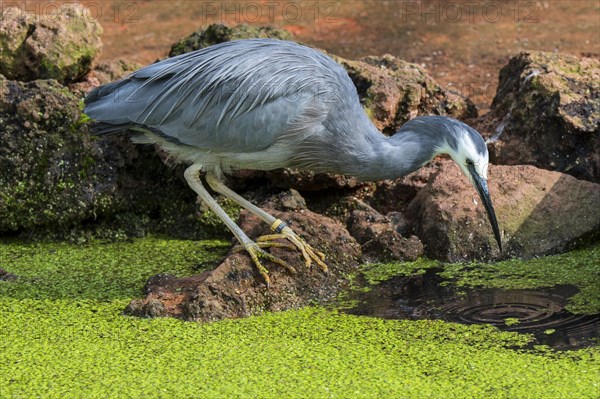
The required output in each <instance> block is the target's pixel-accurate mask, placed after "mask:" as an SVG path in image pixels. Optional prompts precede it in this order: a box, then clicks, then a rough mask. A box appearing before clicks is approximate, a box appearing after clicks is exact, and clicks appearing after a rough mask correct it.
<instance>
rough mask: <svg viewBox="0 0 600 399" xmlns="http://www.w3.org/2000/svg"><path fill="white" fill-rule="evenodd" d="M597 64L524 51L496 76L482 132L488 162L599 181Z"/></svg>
mask: <svg viewBox="0 0 600 399" xmlns="http://www.w3.org/2000/svg"><path fill="white" fill-rule="evenodd" d="M598 82H600V61H598V60H595V59H591V58H578V57H575V56H572V55H568V54H559V53H549V52H542V51H531V52H523V53H520V54H519V55H517V56H515V57H513V58H512V59H511V60H510V62H509V63H508V64H507V65H506V66H505V67H504V68H502V70H501V71H500V78H499V84H498V91H497V93H496V96H495V97H494V101H493V104H492V107H491V111H490V114H489V115H488V116H487V117H486V122H485V124H487V125H488V128H487V130H488V131H489V132H490V134H494V135H495V137H494V139H493V140H492V141H493V144H492V145H491V146H490V156H491V161H492V162H493V163H503V164H509V165H518V164H532V165H536V166H538V167H541V168H544V169H550V170H556V171H559V172H564V173H568V174H570V175H572V176H575V177H577V178H579V179H585V180H590V181H594V182H600V96H599V95H598V93H599V92H600V83H598Z"/></svg>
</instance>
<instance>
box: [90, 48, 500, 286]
mask: <svg viewBox="0 0 600 399" xmlns="http://www.w3.org/2000/svg"><path fill="white" fill-rule="evenodd" d="M85 103H86V108H85V113H86V114H87V115H88V116H90V117H91V118H93V119H95V120H96V123H95V125H94V132H95V134H105V133H113V132H123V131H126V130H133V131H136V132H138V133H139V134H138V135H137V136H135V137H134V138H133V140H134V141H135V142H139V143H152V144H157V145H159V146H160V147H161V148H163V149H164V150H166V151H167V152H168V153H170V154H171V155H172V156H173V157H174V158H175V159H177V160H179V161H180V162H186V163H188V164H191V166H189V167H188V168H187V169H186V171H185V178H186V180H187V182H188V184H189V185H190V187H191V188H192V189H193V190H194V191H195V192H196V193H197V194H198V195H199V197H200V198H201V199H202V200H203V201H204V202H206V204H208V206H209V207H210V208H211V209H212V210H213V211H214V212H215V213H216V214H217V215H218V216H219V218H220V219H221V220H222V221H223V222H224V223H225V224H226V225H227V227H228V228H229V229H230V230H231V232H232V233H233V234H234V235H235V237H236V238H237V239H238V241H239V242H240V243H241V245H243V247H244V248H245V249H246V250H247V251H248V253H249V254H250V256H251V257H252V260H253V261H254V264H255V265H256V267H257V268H258V271H259V272H260V274H261V275H262V276H263V278H264V279H265V281H266V282H267V285H268V283H269V277H268V272H267V270H266V269H265V267H264V266H263V265H262V264H261V263H260V260H259V258H263V259H268V260H270V261H273V262H275V263H278V264H280V265H283V266H286V267H288V268H289V269H290V270H293V269H292V268H291V267H290V266H288V265H287V264H286V263H285V262H283V261H282V260H281V259H279V258H277V257H275V256H273V255H271V254H269V253H268V252H265V251H264V250H263V249H262V248H266V247H273V246H281V244H280V243H277V242H275V241H274V240H275V239H277V238H286V239H287V240H289V241H290V242H291V243H292V244H293V245H294V246H295V247H297V248H298V250H299V251H301V252H302V255H303V256H304V259H305V263H306V265H307V266H310V265H311V263H312V262H315V263H316V264H317V265H318V266H319V267H320V268H321V269H323V270H324V271H326V270H327V266H326V265H325V263H324V255H323V254H322V253H320V252H318V251H316V250H314V249H313V248H311V247H310V246H309V245H308V244H307V243H306V242H305V241H304V240H303V239H302V238H301V237H299V236H298V235H297V234H295V233H294V232H293V231H292V230H291V229H290V228H289V227H288V226H286V224H285V223H284V222H282V221H281V220H279V219H276V218H275V217H273V216H271V215H269V214H268V213H266V212H265V211H263V210H262V209H260V208H259V207H257V206H255V205H253V204H251V203H250V202H248V201H246V200H245V199H243V198H242V197H240V196H239V195H238V194H236V193H235V192H233V191H232V190H231V189H229V188H227V187H226V186H225V185H224V184H223V183H222V182H221V176H222V173H223V172H227V171H230V170H232V169H256V170H271V169H276V168H284V167H290V168H298V169H305V170H311V171H316V172H331V173H340V174H345V175H351V176H356V177H358V178H360V179H363V180H371V181H374V180H381V179H394V178H397V177H400V176H404V175H406V174H408V173H410V172H413V171H415V170H417V169H419V168H420V167H422V166H423V165H425V164H426V163H427V162H429V161H430V160H431V159H433V158H434V157H435V156H436V155H438V154H448V155H450V157H451V158H452V159H453V160H454V161H455V162H456V163H457V164H458V166H460V168H461V169H462V171H463V172H464V174H465V175H466V176H467V177H468V178H469V180H470V181H471V183H472V184H473V185H474V186H475V188H476V190H477V192H478V193H479V196H480V197H481V199H482V201H483V204H484V206H485V209H486V211H487V214H488V217H489V220H490V223H491V225H492V228H493V230H494V235H495V238H496V241H497V243H498V246H499V247H500V250H501V240H500V232H499V230H498V223H497V222H496V216H495V213H494V208H493V207H492V202H491V199H490V195H489V192H488V187H487V183H486V181H487V165H488V151H487V148H486V146H485V142H484V141H483V139H482V137H481V135H480V134H479V133H477V131H475V130H474V129H472V128H471V127H469V126H467V125H466V124H464V123H462V122H460V121H457V120H455V119H452V118H448V117H443V116H423V117H417V118H414V119H412V120H410V121H409V122H407V123H405V124H404V125H403V126H402V128H401V129H400V130H399V131H398V132H396V133H395V134H394V135H392V136H391V137H387V136H385V135H383V134H382V133H380V132H379V131H378V130H377V128H376V127H375V126H374V125H373V123H372V122H371V121H370V120H369V118H368V117H367V115H366V114H365V112H364V110H363V109H362V107H361V105H360V102H359V98H358V94H357V92H356V88H355V86H354V84H353V83H352V80H350V78H349V76H348V74H347V73H346V71H345V70H344V69H343V68H342V67H341V66H340V65H339V64H338V63H336V62H335V61H334V60H332V59H331V58H329V57H328V56H326V55H325V54H323V53H322V52H320V51H318V50H314V49H312V48H309V47H306V46H302V45H299V44H296V43H293V42H287V41H281V40H271V39H250V40H237V41H231V42H226V43H221V44H218V45H214V46H211V47H207V48H204V49H201V50H197V51H193V52H190V53H186V54H182V55H179V56H176V57H173V58H169V59H166V60H164V61H161V62H157V63H155V64H152V65H149V66H147V67H145V68H142V69H140V70H138V71H136V72H134V73H132V74H131V75H129V76H128V77H126V78H124V79H121V80H119V81H117V82H114V83H110V84H107V85H104V86H101V87H98V88H96V89H94V90H92V91H91V92H90V93H89V94H88V96H87V98H86V99H85ZM200 171H205V172H206V174H205V178H206V181H207V183H208V184H209V185H210V187H212V189H214V190H215V191H216V192H218V193H220V194H222V195H224V196H226V197H229V198H231V199H232V200H234V201H235V202H237V203H239V204H240V205H241V206H242V207H244V208H246V209H247V210H248V211H250V212H252V213H253V214H255V215H256V216H258V217H259V218H260V219H262V220H263V221H265V222H266V223H267V224H268V225H269V226H271V228H272V229H273V231H274V234H271V235H268V236H264V237H261V238H259V239H257V240H256V242H254V241H252V240H251V239H250V238H248V236H247V235H246V234H245V233H244V232H243V231H242V230H241V229H240V228H239V226H237V225H236V223H235V222H234V221H233V220H232V219H231V218H230V217H229V216H228V215H227V213H225V211H224V210H223V209H222V208H221V207H220V206H219V205H218V203H217V202H216V201H215V200H214V199H213V198H212V197H211V196H210V194H209V193H208V192H207V191H206V189H205V188H204V187H203V186H202V183H201V180H200V175H199V172H200Z"/></svg>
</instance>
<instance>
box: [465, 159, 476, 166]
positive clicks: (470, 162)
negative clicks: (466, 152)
mask: <svg viewBox="0 0 600 399" xmlns="http://www.w3.org/2000/svg"><path fill="white" fill-rule="evenodd" d="M467 165H468V166H474V165H475V162H473V160H472V159H469V158H467Z"/></svg>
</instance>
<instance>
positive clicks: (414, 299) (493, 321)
mask: <svg viewBox="0 0 600 399" xmlns="http://www.w3.org/2000/svg"><path fill="white" fill-rule="evenodd" d="M438 271H439V270H434V269H430V270H428V271H427V273H425V274H423V275H416V276H409V277H404V276H397V277H394V278H392V279H390V280H387V281H384V282H382V283H380V284H378V285H376V286H373V287H372V289H371V290H370V291H368V292H356V293H355V294H354V295H355V297H354V298H352V299H355V300H357V302H358V304H357V305H356V306H355V307H354V308H352V309H350V310H348V313H351V314H356V315H365V316H375V317H381V318H385V319H409V320H418V319H437V320H440V319H441V320H445V321H449V322H455V323H461V324H490V325H493V326H496V327H498V328H499V329H500V330H502V331H515V332H520V333H528V334H533V336H534V337H535V339H536V341H535V342H534V344H535V345H548V346H550V347H551V348H554V349H557V350H567V349H579V348H584V347H588V346H592V345H594V344H597V343H598V339H599V338H600V315H577V314H573V313H570V312H568V311H566V310H564V307H565V305H566V304H567V303H568V299H569V297H571V296H573V295H574V294H575V293H577V288H575V287H573V286H569V285H561V286H555V287H552V288H544V289H541V290H533V289H514V290H503V289H489V288H485V289H483V288H482V289H460V291H459V290H458V289H457V288H456V287H453V286H451V285H442V282H444V281H446V282H447V280H444V279H442V278H441V277H439V276H438V275H437V272H438Z"/></svg>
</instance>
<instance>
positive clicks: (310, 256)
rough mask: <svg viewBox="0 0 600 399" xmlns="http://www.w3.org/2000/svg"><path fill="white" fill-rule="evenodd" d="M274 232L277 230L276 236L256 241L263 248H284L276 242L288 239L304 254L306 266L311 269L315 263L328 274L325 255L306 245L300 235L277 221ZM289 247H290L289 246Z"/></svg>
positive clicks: (268, 236)
mask: <svg viewBox="0 0 600 399" xmlns="http://www.w3.org/2000/svg"><path fill="white" fill-rule="evenodd" d="M271 228H272V229H273V230H275V231H276V232H277V233H276V234H267V235H264V236H261V237H259V238H257V239H256V243H257V244H258V245H259V246H261V247H263V248H264V247H284V245H282V244H280V243H277V242H274V240H277V239H286V240H289V241H290V242H291V243H292V244H294V247H296V248H297V249H298V250H300V252H302V256H303V257H304V264H305V265H306V267H310V265H311V264H312V263H313V262H315V263H316V264H317V266H318V267H319V268H320V269H321V270H323V271H324V272H327V265H326V264H325V262H324V260H325V254H324V253H322V252H319V251H317V250H316V249H314V248H313V247H311V246H310V245H308V244H307V243H306V241H304V240H303V239H302V238H301V237H300V236H299V235H297V234H296V233H294V231H293V230H292V229H290V228H289V227H288V226H286V225H285V223H283V222H282V221H281V220H279V219H277V220H276V221H275V223H273V226H271ZM288 247H289V246H288Z"/></svg>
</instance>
